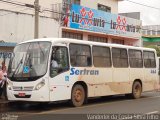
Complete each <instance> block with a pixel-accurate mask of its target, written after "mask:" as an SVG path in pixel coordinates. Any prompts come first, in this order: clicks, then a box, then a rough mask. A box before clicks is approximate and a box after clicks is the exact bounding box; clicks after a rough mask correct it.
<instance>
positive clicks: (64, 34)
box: [62, 31, 83, 40]
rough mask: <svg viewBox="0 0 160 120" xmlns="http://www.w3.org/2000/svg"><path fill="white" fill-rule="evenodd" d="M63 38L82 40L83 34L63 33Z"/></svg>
mask: <svg viewBox="0 0 160 120" xmlns="http://www.w3.org/2000/svg"><path fill="white" fill-rule="evenodd" d="M62 38H72V39H78V40H82V39H83V34H80V33H72V32H66V31H63V32H62Z"/></svg>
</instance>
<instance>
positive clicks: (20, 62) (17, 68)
mask: <svg viewBox="0 0 160 120" xmlns="http://www.w3.org/2000/svg"><path fill="white" fill-rule="evenodd" d="M23 58H24V54H23V57H22V59H21V60H20V61H19V63H18V65H17V67H16V69H15V71H14V72H13V74H12V78H13V77H14V75H15V74H16V71H18V70H19V67H20V65H21V64H22V63H23Z"/></svg>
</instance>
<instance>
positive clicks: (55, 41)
mask: <svg viewBox="0 0 160 120" xmlns="http://www.w3.org/2000/svg"><path fill="white" fill-rule="evenodd" d="M38 41H46V42H47V41H48V42H51V43H52V44H58V43H63V44H64V43H65V44H67V43H75V44H76V43H77V44H86V45H99V46H108V47H120V48H130V49H137V50H138V49H139V50H152V51H156V50H155V49H153V48H144V47H135V46H128V45H120V44H112V43H101V42H92V41H86V40H77V39H70V38H40V39H33V40H28V41H24V42H21V43H19V44H23V43H28V42H38ZM19 44H18V45H19Z"/></svg>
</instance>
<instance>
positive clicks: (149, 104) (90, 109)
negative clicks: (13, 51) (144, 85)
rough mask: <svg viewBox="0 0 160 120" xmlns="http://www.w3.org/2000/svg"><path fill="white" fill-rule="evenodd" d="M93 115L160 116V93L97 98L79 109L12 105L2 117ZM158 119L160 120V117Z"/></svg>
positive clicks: (48, 119)
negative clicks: (135, 98)
mask: <svg viewBox="0 0 160 120" xmlns="http://www.w3.org/2000/svg"><path fill="white" fill-rule="evenodd" d="M6 112H7V114H6ZM71 114H72V115H71ZM77 114H78V115H77ZM82 114H83V115H82ZM93 114H104V115H108V114H111V115H112V114H118V115H120V114H140V115H147V114H149V115H153V114H159V115H160V92H152V93H151V92H150V93H144V94H142V98H140V99H137V100H132V99H126V98H125V97H124V96H113V97H104V98H97V99H92V100H89V103H88V104H86V105H84V106H82V107H78V108H73V107H70V105H69V103H66V102H64V103H56V104H55V103H52V104H49V105H45V106H44V105H39V104H38V105H25V106H22V105H20V104H19V106H14V105H12V106H11V107H9V108H8V109H7V111H5V113H4V114H2V115H3V117H18V118H19V119H18V120H54V119H56V120H62V119H66V120H71V118H72V119H73V120H75V119H77V120H81V119H85V120H86V119H87V117H89V116H91V117H93V116H92V115H93ZM88 115H89V116H88ZM104 117H107V116H103V117H102V118H104ZM109 117H111V116H109ZM125 117H126V116H125ZM127 117H128V116H127ZM145 117H146V116H145ZM149 117H150V116H149ZM154 117H155V119H156V117H157V118H158V116H154ZM114 118H115V119H119V118H118V117H117V116H116V117H115V116H112V119H114ZM97 119H98V118H97ZM106 119H107V118H106ZM110 119H111V118H110ZM158 119H160V116H159V118H158Z"/></svg>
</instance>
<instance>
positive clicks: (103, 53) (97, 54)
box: [92, 46, 111, 67]
mask: <svg viewBox="0 0 160 120" xmlns="http://www.w3.org/2000/svg"><path fill="white" fill-rule="evenodd" d="M92 50H93V63H94V66H95V67H111V54H110V48H107V47H100V46H93V48H92Z"/></svg>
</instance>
